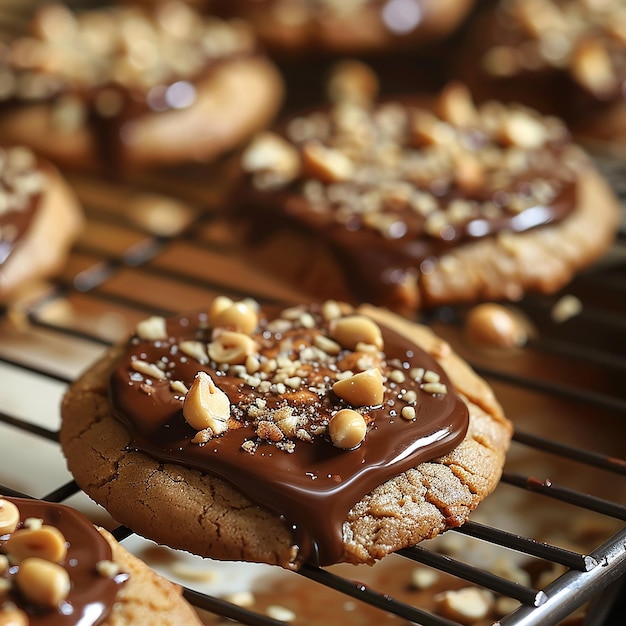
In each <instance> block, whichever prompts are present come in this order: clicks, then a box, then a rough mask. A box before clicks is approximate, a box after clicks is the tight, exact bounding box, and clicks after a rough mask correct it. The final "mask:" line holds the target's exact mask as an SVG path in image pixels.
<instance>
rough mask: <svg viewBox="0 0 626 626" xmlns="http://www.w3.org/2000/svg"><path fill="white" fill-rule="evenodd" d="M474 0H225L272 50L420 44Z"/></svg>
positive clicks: (451, 26)
mask: <svg viewBox="0 0 626 626" xmlns="http://www.w3.org/2000/svg"><path fill="white" fill-rule="evenodd" d="M473 4H474V1H473V0H438V1H437V2H430V1H427V0H392V1H391V2H389V1H387V0H384V1H383V0H357V1H356V2H345V1H344V0H261V1H260V2H259V1H258V0H222V1H221V2H219V1H218V2H217V3H216V5H217V7H218V9H219V8H222V9H223V10H224V11H226V12H227V13H228V14H230V15H237V16H240V17H243V18H245V19H246V20H248V21H249V22H250V23H251V24H252V25H253V27H254V29H255V32H256V33H257V35H258V37H259V38H260V39H261V41H263V43H264V44H265V45H266V46H267V47H268V49H269V50H270V51H271V52H272V53H273V54H278V55H283V56H287V55H291V54H294V53H303V54H308V55H314V54H316V53H317V54H319V53H334V54H346V53H350V54H355V53H373V52H377V53H380V52H389V51H393V50H400V49H406V48H416V47H420V46H424V45H426V44H429V43H432V42H434V41H438V40H441V39H443V38H444V37H446V36H447V35H449V34H450V33H451V32H453V31H454V30H455V29H456V28H457V27H458V26H459V24H460V23H461V22H462V21H463V19H464V18H465V16H466V15H467V13H468V12H469V10H470V9H471V8H472V6H473Z"/></svg>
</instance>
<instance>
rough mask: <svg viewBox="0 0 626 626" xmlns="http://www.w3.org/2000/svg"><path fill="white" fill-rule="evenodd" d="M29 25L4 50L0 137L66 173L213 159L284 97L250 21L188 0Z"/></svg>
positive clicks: (60, 11) (46, 18)
mask: <svg viewBox="0 0 626 626" xmlns="http://www.w3.org/2000/svg"><path fill="white" fill-rule="evenodd" d="M31 29H32V35H30V36H27V37H21V38H17V39H16V40H14V41H12V42H10V43H9V44H8V45H7V47H6V49H5V50H4V53H3V58H4V59H5V60H4V62H3V65H2V68H1V72H2V73H3V75H5V76H6V80H5V81H4V82H3V85H5V84H6V85H7V88H6V89H4V90H3V91H2V96H1V100H2V115H1V116H0V137H4V138H5V139H7V140H10V141H15V142H21V143H25V144H27V145H30V146H32V147H34V148H36V149H37V150H38V151H39V152H40V153H42V154H44V155H47V156H48V157H49V158H50V159H52V160H54V161H55V162H57V163H60V164H63V165H65V166H69V167H75V168H83V169H92V170H95V169H102V168H103V167H104V168H106V169H108V170H109V171H114V172H115V173H118V174H119V173H124V171H126V170H127V169H129V168H136V167H139V168H141V167H148V166H158V165H170V164H176V163H180V162H191V161H210V160H212V159H215V158H216V157H218V156H219V155H221V154H223V153H224V152H226V151H228V150H230V149H232V148H234V147H236V146H237V145H238V144H239V143H241V142H242V141H244V140H246V139H247V138H248V137H249V136H250V135H251V134H252V133H253V132H255V131H256V130H258V129H259V128H262V127H263V126H265V125H266V124H267V123H268V122H270V121H271V120H272V118H273V116H274V114H275V113H276V111H277V109H278V107H279V106H280V103H281V101H282V79H281V77H280V75H279V73H278V71H277V69H276V68H275V66H274V65H273V64H272V63H271V62H270V61H269V60H268V59H267V58H266V57H265V56H264V55H262V54H260V53H259V52H258V50H257V45H256V41H255V38H254V36H253V35H252V33H251V32H250V30H249V29H248V28H247V27H246V25H244V24H243V23H242V22H241V21H230V22H229V21H224V20H221V19H218V18H214V17H203V16H201V15H200V14H199V13H197V12H196V11H195V10H194V9H193V8H191V7H188V6H187V5H185V4H184V3H180V2H176V3H175V2H163V3H157V4H156V5H153V6H152V7H151V8H148V7H146V8H140V7H127V6H117V7H109V8H102V9H94V10H90V11H84V12H80V13H76V14H74V13H72V12H70V10H69V9H68V8H66V7H63V6H61V5H52V6H46V7H44V8H43V9H41V10H40V11H39V12H38V13H37V14H36V16H35V17H34V23H33V25H32V27H31ZM27 52H28V54H27ZM251 94H253V95H254V97H250V95H251Z"/></svg>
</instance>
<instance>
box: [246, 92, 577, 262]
mask: <svg viewBox="0 0 626 626" xmlns="http://www.w3.org/2000/svg"><path fill="white" fill-rule="evenodd" d="M263 144H264V145H266V146H269V145H272V146H274V149H275V152H280V154H281V155H282V159H280V160H279V159H278V158H277V157H276V155H274V157H273V158H272V159H270V158H269V157H267V158H265V159H261V158H260V157H259V154H260V150H259V144H258V143H253V144H252V145H251V146H250V147H249V148H248V150H247V152H246V153H244V156H243V159H242V166H243V169H244V171H246V172H247V173H248V175H249V177H250V180H251V184H252V189H253V194H254V193H255V192H258V194H257V195H254V197H255V198H257V199H258V198H259V196H260V197H261V198H262V197H263V194H266V193H268V194H271V193H272V192H273V191H276V190H278V191H281V190H285V191H287V192H288V193H289V194H294V195H295V196H297V197H301V198H302V199H304V200H306V201H307V203H308V204H309V207H310V209H309V210H310V212H311V213H312V214H314V219H315V224H316V226H315V227H316V228H319V229H322V228H324V227H325V226H326V225H333V224H337V225H342V226H344V227H345V228H346V229H347V230H349V231H350V232H354V231H359V230H363V231H376V232H377V233H378V234H379V235H381V236H382V237H383V239H384V240H390V241H397V240H407V241H409V240H413V239H417V238H422V239H426V240H428V241H430V242H431V243H432V246H435V248H434V250H433V253H434V254H437V251H438V250H439V248H441V247H442V246H449V245H451V244H452V243H454V242H457V241H460V240H462V239H476V238H479V237H484V236H489V235H493V234H494V233H497V232H499V231H502V230H510V231H524V230H528V229H530V228H534V227H536V226H541V225H543V224H546V223H548V222H551V221H556V220H559V219H562V217H563V216H564V215H565V214H567V212H568V211H569V210H570V209H571V206H572V203H571V202H570V201H569V200H566V199H565V198H566V194H567V193H568V190H570V189H571V188H572V187H573V185H574V181H575V179H576V171H577V169H578V167H579V166H580V163H581V162H582V159H583V157H582V154H581V152H580V150H579V149H578V148H576V147H575V146H574V145H572V144H571V143H570V142H569V133H568V131H567V129H566V127H565V126H564V124H563V123H562V122H560V121H559V120H557V119H556V118H551V117H544V116H541V115H540V114H539V113H536V112H535V111H532V110H531V109H528V108H525V107H523V106H521V105H505V104H501V103H495V102H486V103H484V104H480V105H477V104H475V103H474V102H473V101H472V98H471V95H470V93H469V90H468V89H467V88H466V87H465V86H464V85H462V84H460V83H453V84H450V85H448V87H447V88H446V89H444V90H443V92H442V93H441V95H440V97H439V99H438V101H437V102H435V103H434V105H432V106H431V105H429V107H428V108H427V107H426V106H422V105H421V104H417V103H413V102H411V101H402V102H381V103H376V102H374V101H372V100H368V99H354V98H347V99H343V100H340V101H335V102H334V103H333V104H332V106H331V108H330V109H328V110H318V111H315V112H313V113H309V114H306V115H302V116H299V117H296V118H295V119H293V120H291V121H290V122H289V123H288V124H287V125H286V127H285V129H284V131H283V134H282V136H280V135H278V134H271V133H269V132H265V133H264V134H263ZM287 154H288V155H289V157H287ZM286 160H288V161H289V164H290V165H289V168H288V169H287V168H285V167H284V162H285V161H286ZM270 183H271V184H270ZM270 197H271V196H270ZM279 204H280V202H279ZM557 205H558V208H557ZM548 207H550V208H548ZM304 221H305V222H306V223H307V224H308V223H309V222H308V221H307V220H304ZM436 246H439V248H436ZM411 254H412V257H411V258H412V260H413V261H414V260H415V259H414V256H415V254H416V253H415V252H413V253H411ZM428 254H429V253H426V254H425V256H424V258H425V257H426V256H428Z"/></svg>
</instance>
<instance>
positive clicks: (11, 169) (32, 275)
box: [0, 146, 83, 304]
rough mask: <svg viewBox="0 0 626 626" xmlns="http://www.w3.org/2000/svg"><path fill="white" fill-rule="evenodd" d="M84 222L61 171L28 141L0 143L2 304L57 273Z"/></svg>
mask: <svg viewBox="0 0 626 626" xmlns="http://www.w3.org/2000/svg"><path fill="white" fill-rule="evenodd" d="M82 224H83V217H82V211H81V208H80V206H79V204H78V200H77V199H76V198H75V196H74V194H73V192H72V191H71V190H70V188H69V187H68V185H67V184H66V182H65V181H64V179H63V178H62V176H61V174H60V173H59V172H58V171H57V170H56V168H55V167H53V166H52V165H51V164H50V163H49V162H47V161H46V160H44V159H41V158H38V157H37V156H36V155H35V154H34V153H33V152H32V151H31V150H30V149H29V148H25V147H24V146H5V147H0V304H1V303H6V302H7V301H9V300H10V299H12V298H13V297H14V296H15V295H16V293H17V291H18V290H19V289H20V288H23V287H25V286H26V285H28V283H29V282H30V281H32V280H34V279H38V278H45V277H49V276H51V275H53V274H54V273H55V272H56V271H57V270H58V269H59V268H60V267H61V265H62V264H63V263H64V261H65V258H66V255H67V252H68V250H69V248H70V246H71V245H72V243H73V242H74V239H75V238H76V236H77V235H78V232H79V230H80V228H81V227H82Z"/></svg>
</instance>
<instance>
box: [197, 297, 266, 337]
mask: <svg viewBox="0 0 626 626" xmlns="http://www.w3.org/2000/svg"><path fill="white" fill-rule="evenodd" d="M209 319H210V322H211V326H225V327H228V328H233V329H234V330H236V331H238V332H241V333H245V334H246V335H250V334H251V333H253V332H254V330H255V329H256V327H257V324H258V323H259V316H258V315H257V312H256V311H255V310H254V308H253V307H252V306H251V304H250V303H249V302H233V303H232V304H230V306H226V307H224V308H223V309H221V310H220V311H219V312H218V313H215V314H214V315H211V316H210V318H209Z"/></svg>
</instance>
